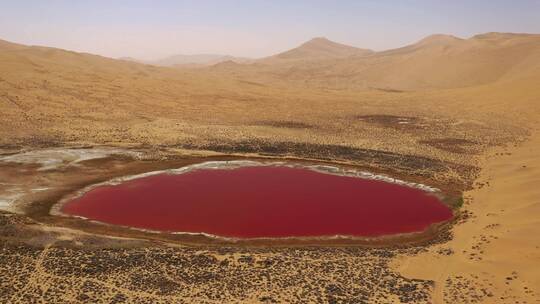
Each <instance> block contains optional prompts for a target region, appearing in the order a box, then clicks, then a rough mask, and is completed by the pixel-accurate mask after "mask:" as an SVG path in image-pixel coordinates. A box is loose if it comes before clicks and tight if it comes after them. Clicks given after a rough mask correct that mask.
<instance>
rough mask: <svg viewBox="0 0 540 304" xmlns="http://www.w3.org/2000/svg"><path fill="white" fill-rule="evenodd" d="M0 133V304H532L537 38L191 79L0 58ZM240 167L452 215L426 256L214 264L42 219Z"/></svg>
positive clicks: (194, 72) (221, 66) (426, 46)
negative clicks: (266, 167)
mask: <svg viewBox="0 0 540 304" xmlns="http://www.w3.org/2000/svg"><path fill="white" fill-rule="evenodd" d="M0 113H1V115H0V126H1V128H0V208H2V210H4V211H2V212H1V213H0V232H1V233H0V246H1V247H0V257H1V258H0V295H1V296H0V298H1V301H4V302H9V303H26V302H29V301H32V300H36V301H39V300H43V301H45V302H54V303H85V302H89V301H91V302H96V303H100V302H103V303H105V302H114V301H117V302H122V301H123V302H148V303H159V302H162V303H171V302H173V303H178V302H193V301H200V302H208V303H222V302H266V303H273V302H298V303H304V302H321V303H325V302H329V303H333V302H354V303H535V302H539V301H540V289H539V288H538V286H540V281H539V280H538V277H540V273H539V272H538V270H537V268H538V267H537V265H538V264H540V263H539V262H540V243H539V242H540V241H539V240H540V238H539V237H538V229H540V228H539V227H538V224H539V223H540V213H539V211H540V210H538V206H539V205H538V204H539V202H540V192H539V191H538V190H537V187H536V185H537V184H538V182H540V180H539V174H540V172H539V170H540V169H539V165H540V160H539V159H538V153H537V149H538V148H539V145H540V133H539V130H538V127H537V126H538V124H539V123H540V35H534V34H511V33H486V34H479V35H476V36H473V37H470V38H458V37H453V36H449V35H433V36H429V37H427V38H425V39H423V40H421V41H418V42H415V43H412V44H410V45H407V46H404V47H402V48H398V49H394V50H387V51H382V52H374V51H370V50H367V49H363V48H357V47H352V46H347V45H342V44H339V43H335V42H332V41H329V40H327V39H324V38H316V39H313V40H311V41H308V42H306V43H304V44H302V45H300V46H298V47H296V48H293V49H291V50H289V51H284V52H283V53H280V54H276V55H274V56H270V57H267V58H261V59H257V60H253V61H249V62H234V61H225V62H219V63H217V64H215V65H210V66H197V67H196V68H191V67H189V66H176V67H163V66H156V65H151V64H141V63H137V62H130V61H126V60H116V59H111V58H105V57H101V56H96V55H91V54H84V53H76V52H71V51H66V50H61V49H55V48H48V47H41V46H25V45H19V44H14V43H10V42H7V41H0ZM253 157H257V158H271V159H274V160H275V159H284V158H286V159H288V160H295V161H309V162H324V163H329V164H333V165H339V166H352V167H354V168H359V169H362V170H366V171H369V172H373V173H375V174H385V175H387V176H390V177H393V178H399V179H402V180H405V181H410V182H415V183H422V184H425V185H429V186H434V187H437V188H439V189H441V191H443V192H444V193H445V194H448V195H449V197H452V198H453V199H454V200H452V202H455V201H457V200H455V199H456V198H459V197H461V196H463V198H464V202H465V203H464V204H463V206H462V207H461V208H459V206H457V205H453V207H454V208H455V212H456V220H455V221H454V222H452V223H451V224H449V227H448V229H442V230H441V231H438V234H436V235H435V236H433V237H430V238H429V239H419V240H417V241H415V242H392V243H384V244H382V246H381V243H377V244H375V243H371V245H370V244H356V245H353V244H333V245H332V246H330V245H328V244H327V245H324V246H322V245H320V244H319V245H318V246H307V245H305V244H286V245H283V244H282V246H268V244H265V245H264V246H235V245H234V244H222V243H219V244H212V243H208V242H199V240H196V239H185V238H183V239H182V238H174V237H170V236H159V235H151V234H144V233H138V232H133V231H129V230H126V229H121V228H118V227H109V226H104V225H101V224H98V223H92V222H88V221H84V220H81V219H77V218H67V217H61V216H56V215H52V214H51V213H50V209H51V207H52V206H54V205H55V204H56V203H57V202H58V201H59V200H61V199H62V198H64V197H66V196H68V195H71V194H73V193H74V192H75V191H77V190H78V189H81V188H83V187H85V186H88V185H92V184H96V183H99V182H103V181H106V180H109V179H111V178H115V177H121V176H126V175H131V174H140V173H144V172H148V171H152V170H162V169H167V168H173V167H180V166H185V165H187V164H191V163H196V162H202V161H204V160H207V159H239V158H240V159H246V158H253ZM439 232H440V233H439ZM311 245H312V244H311Z"/></svg>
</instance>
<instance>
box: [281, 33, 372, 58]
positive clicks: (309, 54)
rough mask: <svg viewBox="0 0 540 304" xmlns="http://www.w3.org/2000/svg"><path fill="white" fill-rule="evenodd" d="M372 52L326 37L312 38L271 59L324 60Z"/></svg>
mask: <svg viewBox="0 0 540 304" xmlns="http://www.w3.org/2000/svg"><path fill="white" fill-rule="evenodd" d="M372 52H373V51H372V50H367V49H361V48H357V47H354V46H350V45H346V44H341V43H338V42H334V41H331V40H329V39H328V38H326V37H315V38H312V39H310V40H308V41H306V42H304V43H302V44H301V45H300V46H298V47H296V48H294V49H291V50H289V51H286V52H283V53H280V54H277V55H275V56H273V57H271V58H274V59H276V58H277V59H301V60H310V59H324V58H343V57H348V56H353V55H367V54H371V53H372Z"/></svg>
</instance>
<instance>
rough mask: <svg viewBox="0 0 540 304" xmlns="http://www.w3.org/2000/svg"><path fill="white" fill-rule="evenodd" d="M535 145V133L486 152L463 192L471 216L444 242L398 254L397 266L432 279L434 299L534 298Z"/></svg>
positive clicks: (538, 226)
mask: <svg viewBox="0 0 540 304" xmlns="http://www.w3.org/2000/svg"><path fill="white" fill-rule="evenodd" d="M539 149H540V134H538V133H536V134H535V135H534V136H533V137H532V139H531V140H530V141H528V142H526V143H524V144H523V145H520V146H519V147H517V148H510V149H505V150H506V151H505V150H503V149H500V150H499V151H498V152H496V153H495V154H494V155H493V154H492V155H490V156H489V157H487V159H486V160H485V163H484V165H483V170H482V173H481V177H480V178H479V179H478V181H477V185H478V186H477V188H476V189H474V190H472V191H469V192H467V193H466V197H468V202H469V203H467V204H466V205H465V209H466V210H468V211H470V212H472V215H473V217H472V218H471V219H470V220H468V221H466V222H465V223H463V224H460V225H457V226H456V227H455V230H454V239H453V240H452V241H451V242H450V243H447V244H443V245H441V246H438V247H434V248H431V249H430V251H429V253H427V254H421V255H419V256H416V257H412V258H403V259H401V260H399V261H398V263H396V267H397V269H398V270H399V271H401V272H402V274H403V275H405V276H406V277H414V278H422V279H431V280H435V282H436V289H435V294H434V300H435V303H471V302H473V300H477V301H478V302H482V303H540V288H539V286H540V268H539V267H538V266H539V265H540V187H539V185H540V153H538V151H539ZM441 249H451V250H452V251H453V254H450V255H445V254H442V253H441V252H442V251H441ZM459 284H462V285H459ZM482 289H484V291H483V290H482ZM475 303H476V302H475Z"/></svg>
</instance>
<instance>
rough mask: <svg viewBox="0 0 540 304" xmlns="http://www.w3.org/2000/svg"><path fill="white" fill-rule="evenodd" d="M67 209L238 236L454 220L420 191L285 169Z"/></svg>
mask: <svg viewBox="0 0 540 304" xmlns="http://www.w3.org/2000/svg"><path fill="white" fill-rule="evenodd" d="M62 211H63V212H64V213H67V214H72V215H79V216H84V217H86V218H89V219H94V220H98V221H101V222H105V223H110V224H116V225H124V226H131V227H138V228H145V229H151V230H159V231H169V232H173V231H174V232H205V233H210V234H213V235H217V236H225V237H237V238H259V237H291V236H292V237H294V236H296V237H299V236H332V235H346V236H380V235H389V234H396V233H404V232H415V231H422V230H425V229H426V228H427V227H428V226H429V225H430V224H433V223H437V222H441V221H445V220H448V219H450V218H451V217H452V212H451V210H450V209H449V208H448V207H446V206H445V205H443V204H442V203H441V202H440V201H439V200H438V199H437V198H436V197H435V196H433V195H430V194H428V193H426V192H424V191H421V190H418V189H414V188H410V187H405V186H400V185H397V184H392V183H387V182H382V181H375V180H369V179H361V178H354V177H345V176H336V175H330V174H325V173H319V172H315V171H313V170H308V169H302V168H290V167H277V166H258V167H242V168H238V169H200V170H195V171H191V172H189V173H184V174H177V175H173V174H159V175H154V176H149V177H144V178H139V179H134V180H131V181H126V182H124V183H122V184H119V185H112V186H101V187H97V188H95V189H93V190H91V191H89V192H87V193H86V194H84V195H83V196H81V197H79V198H77V199H74V200H72V201H70V202H68V203H67V204H65V205H64V206H63V208H62Z"/></svg>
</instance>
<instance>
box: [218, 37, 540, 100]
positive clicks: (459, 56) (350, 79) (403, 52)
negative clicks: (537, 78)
mask: <svg viewBox="0 0 540 304" xmlns="http://www.w3.org/2000/svg"><path fill="white" fill-rule="evenodd" d="M309 43H311V42H308V43H307V44H309ZM321 43H322V44H325V43H326V44H328V45H330V44H329V42H321ZM303 49H304V46H301V47H299V48H297V49H293V50H291V51H289V52H286V53H283V54H280V55H276V56H274V57H270V58H269V59H267V60H261V61H259V62H258V63H259V65H247V66H235V67H234V68H230V69H223V72H226V73H235V74H236V75H237V76H238V77H245V78H251V79H260V80H261V81H271V82H279V81H282V82H283V81H285V82H288V83H290V82H293V83H296V84H302V85H310V86H312V87H324V88H339V89H348V90H351V89H355V90H358V89H368V88H379V89H387V90H420V89H449V88H459V87H467V86H475V85H482V84H489V83H493V82H497V81H502V80H505V79H515V78H520V77H528V76H530V75H533V74H534V75H538V74H539V73H540V72H539V71H540V70H539V68H540V63H539V62H540V55H539V54H540V35H531V34H504V33H488V34H483V35H477V36H474V37H471V38H469V39H460V38H457V37H453V36H448V35H433V36H429V37H427V38H425V39H422V40H421V41H419V42H417V43H414V44H411V45H409V46H405V47H403V48H398V49H393V50H387V51H382V52H369V51H363V52H357V53H354V52H352V51H351V52H348V51H346V52H341V51H335V50H334V49H333V48H331V47H328V49H329V50H330V51H329V52H334V54H336V55H335V56H330V55H327V56H318V57H317V56H314V55H312V54H311V53H310V52H308V51H305V52H302V50H303ZM308 50H310V51H311V50H312V49H311V48H308ZM323 54H326V53H323ZM280 56H284V57H285V58H288V56H291V57H293V58H298V57H300V58H310V59H312V60H307V61H306V60H277V59H279V58H280ZM314 61H315V62H314ZM261 65H262V66H261Z"/></svg>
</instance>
